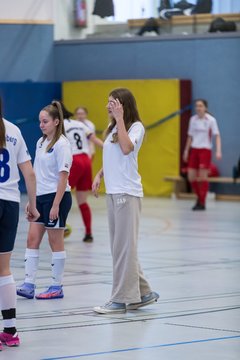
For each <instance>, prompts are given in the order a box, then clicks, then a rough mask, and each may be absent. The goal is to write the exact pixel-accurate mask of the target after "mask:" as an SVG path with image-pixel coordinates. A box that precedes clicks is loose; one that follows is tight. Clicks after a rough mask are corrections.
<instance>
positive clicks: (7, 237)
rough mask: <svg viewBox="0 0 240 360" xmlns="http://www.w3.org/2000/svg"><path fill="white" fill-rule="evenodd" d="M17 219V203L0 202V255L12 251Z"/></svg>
mask: <svg viewBox="0 0 240 360" xmlns="http://www.w3.org/2000/svg"><path fill="white" fill-rule="evenodd" d="M18 219H19V203H18V202H15V201H8V200H0V253H7V252H11V251H13V248H14V243H15V238H16V233H17V226H18Z"/></svg>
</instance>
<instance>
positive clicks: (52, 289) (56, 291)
mask: <svg viewBox="0 0 240 360" xmlns="http://www.w3.org/2000/svg"><path fill="white" fill-rule="evenodd" d="M63 297H64V294H63V288H62V286H57V285H52V286H49V288H48V289H47V290H46V291H43V292H42V293H40V294H38V295H36V296H35V298H36V299H38V300H52V299H62V298H63Z"/></svg>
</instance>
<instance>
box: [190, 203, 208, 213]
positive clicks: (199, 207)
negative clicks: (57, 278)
mask: <svg viewBox="0 0 240 360" xmlns="http://www.w3.org/2000/svg"><path fill="white" fill-rule="evenodd" d="M192 210H193V211H198V210H206V207H205V205H202V204H199V203H197V204H196V205H195V206H194V207H193V208H192Z"/></svg>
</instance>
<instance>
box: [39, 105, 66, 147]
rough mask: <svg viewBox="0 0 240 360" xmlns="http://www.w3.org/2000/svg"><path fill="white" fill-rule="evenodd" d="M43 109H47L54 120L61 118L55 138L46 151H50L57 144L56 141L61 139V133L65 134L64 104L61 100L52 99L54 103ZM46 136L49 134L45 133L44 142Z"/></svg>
mask: <svg viewBox="0 0 240 360" xmlns="http://www.w3.org/2000/svg"><path fill="white" fill-rule="evenodd" d="M42 111H46V112H47V113H48V115H49V116H51V117H52V119H53V120H56V119H58V120H59V123H58V125H57V127H56V131H55V134H54V136H53V139H52V141H51V142H50V144H48V146H47V149H46V152H48V151H49V150H50V149H51V148H52V147H53V146H54V145H55V144H56V142H57V141H58V140H59V138H60V137H61V135H64V136H65V130H64V119H63V112H62V106H61V104H60V102H59V101H52V103H51V104H50V105H47V106H45V107H44V108H43V109H42ZM46 138H47V135H43V140H42V142H44V141H45V140H46Z"/></svg>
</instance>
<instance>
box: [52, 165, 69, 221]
mask: <svg viewBox="0 0 240 360" xmlns="http://www.w3.org/2000/svg"><path fill="white" fill-rule="evenodd" d="M68 175H69V174H68V172H67V171H61V172H60V173H59V181H58V187H57V192H56V195H55V198H54V201H53V205H52V208H51V211H50V214H49V219H50V220H56V219H57V218H58V213H59V205H60V202H61V200H62V198H63V195H64V193H65V191H66V186H67V181H68Z"/></svg>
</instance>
